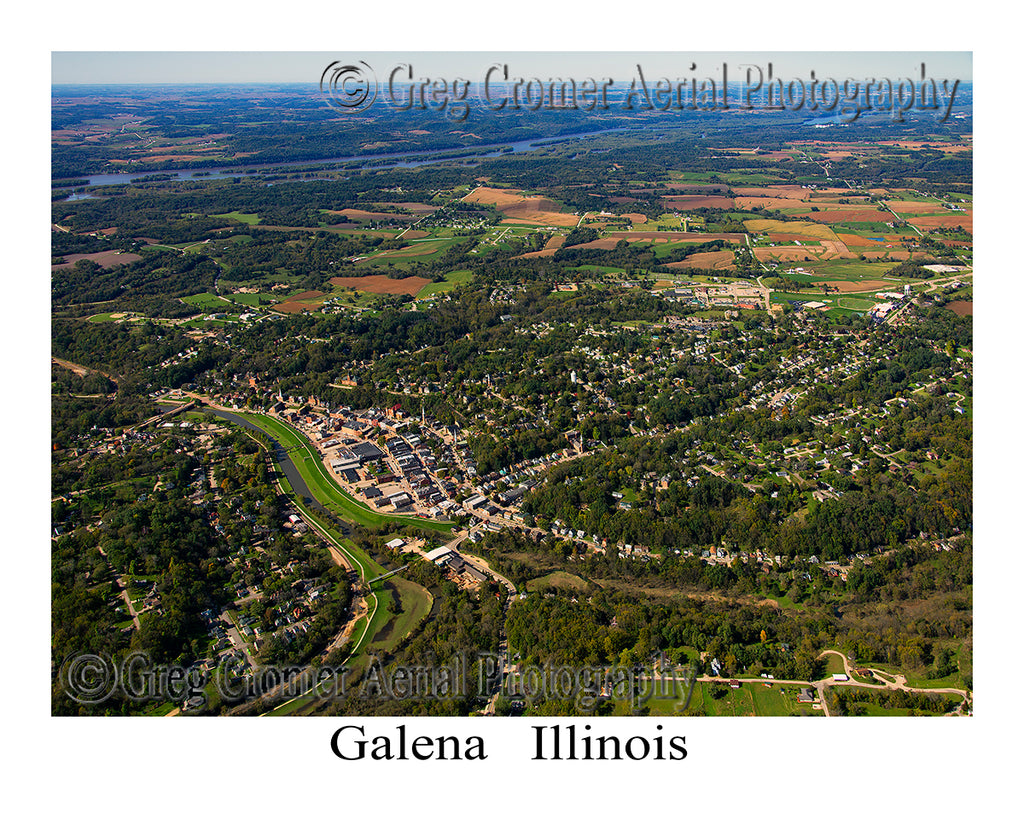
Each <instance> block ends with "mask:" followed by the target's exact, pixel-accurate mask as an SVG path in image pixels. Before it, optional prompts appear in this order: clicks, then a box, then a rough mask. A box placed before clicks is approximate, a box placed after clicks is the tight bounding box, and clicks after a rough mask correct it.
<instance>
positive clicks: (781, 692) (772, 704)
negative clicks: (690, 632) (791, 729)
mask: <svg viewBox="0 0 1024 819" xmlns="http://www.w3.org/2000/svg"><path fill="white" fill-rule="evenodd" d="M722 685H725V683H703V682H698V683H696V685H695V687H694V690H693V696H692V698H691V699H690V706H689V708H687V709H686V712H685V713H687V714H692V715H697V716H701V715H702V716H708V717H754V716H756V717H788V716H824V712H823V711H820V710H816V709H814V708H812V707H811V706H810V704H809V703H798V702H797V701H796V696H797V694H798V693H799V691H800V688H801V687H802V686H799V685H779V684H776V683H772V685H771V687H770V688H767V687H765V685H764V683H763V682H762V681H760V680H758V681H754V680H744V681H743V684H742V686H741V687H740V688H736V689H732V688H727V693H725V695H724V696H722V697H721V698H720V699H715V698H714V697H713V696H712V691H713V690H714V688H715V686H722ZM719 690H721V689H720V688H719ZM684 698H685V694H684ZM684 698H681V699H676V700H671V699H658V698H654V699H651V700H650V701H649V702H648V703H647V705H648V706H649V707H650V710H651V714H652V715H654V716H656V715H660V714H665V715H668V714H681V713H683V712H682V710H681V708H682V705H683V702H684Z"/></svg>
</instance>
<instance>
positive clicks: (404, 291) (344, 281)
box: [330, 275, 430, 296]
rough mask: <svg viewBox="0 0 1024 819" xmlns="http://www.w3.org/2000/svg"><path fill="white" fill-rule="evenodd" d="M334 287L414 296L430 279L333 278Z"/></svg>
mask: <svg viewBox="0 0 1024 819" xmlns="http://www.w3.org/2000/svg"><path fill="white" fill-rule="evenodd" d="M330 282H331V284H333V285H334V286H335V287H352V288H354V289H356V290H362V291H363V292H365V293H392V294H399V295H409V296H415V295H416V294H417V293H419V292H420V290H422V289H423V288H424V287H425V286H426V285H428V284H430V279H425V278H423V277H422V276H409V277H408V278H405V279H391V278H388V277H387V276H380V275H377V276H335V277H334V278H333V279H331V280H330Z"/></svg>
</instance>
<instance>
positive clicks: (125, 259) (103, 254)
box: [50, 250, 142, 270]
mask: <svg viewBox="0 0 1024 819" xmlns="http://www.w3.org/2000/svg"><path fill="white" fill-rule="evenodd" d="M141 258H142V257H141V256H139V255H138V254H136V253H118V252H117V251H116V250H102V251H100V252H99V253H70V254H68V255H66V256H64V263H63V264H55V265H51V268H50V269H51V270H63V269H65V268H68V267H74V266H75V262H77V261H80V260H81V259H88V260H90V261H93V262H96V264H98V265H99V266H100V267H103V268H110V267H117V266H118V265H122V264H128V263H129V262H137V261H139V260H140V259H141Z"/></svg>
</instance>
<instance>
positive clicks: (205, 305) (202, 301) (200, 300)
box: [181, 293, 231, 312]
mask: <svg viewBox="0 0 1024 819" xmlns="http://www.w3.org/2000/svg"><path fill="white" fill-rule="evenodd" d="M181 301H183V302H184V303H185V304H191V305H192V306H193V307H200V308H202V309H203V310H212V311H214V312H223V311H224V310H226V309H227V308H228V307H230V306H231V305H230V304H229V303H228V302H226V301H224V299H222V298H220V296H217V295H214V294H213V293H196V294H195V295H193V296H182V297H181Z"/></svg>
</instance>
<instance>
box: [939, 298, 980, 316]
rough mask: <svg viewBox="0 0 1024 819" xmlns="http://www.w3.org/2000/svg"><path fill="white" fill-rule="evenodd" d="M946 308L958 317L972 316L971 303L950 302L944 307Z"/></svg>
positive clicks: (972, 307)
mask: <svg viewBox="0 0 1024 819" xmlns="http://www.w3.org/2000/svg"><path fill="white" fill-rule="evenodd" d="M946 308H947V309H949V310H952V311H953V312H954V313H956V314H957V315H958V316H973V315H974V302H973V301H951V302H950V303H949V304H947V305H946Z"/></svg>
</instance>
